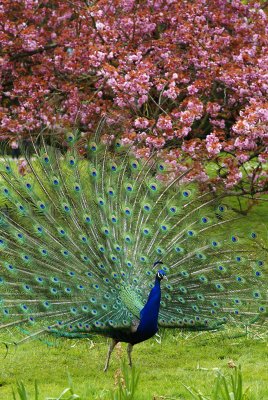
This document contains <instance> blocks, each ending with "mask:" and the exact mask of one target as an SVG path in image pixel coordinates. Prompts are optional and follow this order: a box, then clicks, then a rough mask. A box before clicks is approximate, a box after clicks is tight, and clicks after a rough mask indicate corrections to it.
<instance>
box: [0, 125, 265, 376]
mask: <svg viewBox="0 0 268 400" xmlns="http://www.w3.org/2000/svg"><path fill="white" fill-rule="evenodd" d="M78 144H79V137H78V136H77V135H76V134H74V133H67V135H66V139H65V141H64V142H62V143H54V144H53V143H50V144H49V143H48V141H46V140H45V139H44V138H41V139H40V140H39V142H38V143H37V142H36V141H34V140H32V143H31V145H30V144H28V145H27V146H26V147H25V148H24V150H23V156H24V159H25V164H24V165H25V168H24V170H23V172H22V171H21V170H20V171H19V168H18V165H17V163H16V162H15V161H14V160H11V159H10V158H9V157H7V156H6V157H5V158H4V161H1V166H0V182H1V186H0V192H1V193H0V205H1V209H0V331H1V330H5V331H6V332H8V335H11V337H12V338H14V337H16V343H17V344H19V343H22V342H24V341H25V340H28V339H33V338H38V339H39V338H42V337H45V336H46V335H50V336H51V337H52V336H54V337H59V338H64V337H65V338H87V337H91V335H92V334H100V335H103V336H106V337H109V338H111V342H110V345H109V349H108V355H107V359H106V363H105V368H104V370H105V371H106V370H107V369H108V366H109V361H110V356H111V353H112V351H113V349H114V347H115V345H116V344H117V343H118V342H126V343H128V347H127V354H128V358H129V364H130V365H131V364H132V359H131V351H132V348H133V346H134V345H135V344H137V343H140V342H142V341H145V340H147V339H149V338H151V337H152V336H153V335H155V334H156V332H157V331H158V327H159V326H160V327H167V328H179V329H187V330H196V331H202V330H216V329H220V328H223V327H224V326H225V324H227V323H230V324H236V325H239V326H243V327H245V326H247V325H249V324H252V323H256V324H257V325H260V324H261V323H262V322H263V321H265V318H266V317H267V311H266V310H267V275H265V270H266V265H265V260H266V258H267V250H266V248H265V246H264V245H263V243H262V240H260V239H259V233H258V232H256V230H252V229H248V232H245V229H244V228H243V229H241V226H242V227H243V226H244V225H245V224H241V215H238V214H237V213H235V212H234V211H233V210H232V209H231V208H230V207H228V205H227V201H226V200H225V198H224V196H223V195H222V194H221V195H215V192H214V190H213V189H209V188H205V187H200V186H199V185H198V183H194V182H192V181H191V180H189V179H188V174H189V170H190V169H191V164H190V166H189V170H185V171H183V172H181V173H176V174H175V175H173V174H172V173H171V172H170V164H169V163H168V162H165V161H163V160H161V159H159V158H158V157H157V155H156V154H154V153H152V154H151V156H149V157H147V158H146V159H142V158H138V157H136V156H135V154H134V153H133V152H132V149H131V147H129V146H124V145H123V144H122V143H121V142H120V141H119V140H115V139H114V141H113V143H111V141H108V140H101V138H98V137H97V136H96V138H93V139H92V141H89V142H88V143H87V150H86V153H84V154H81V152H80V151H79V146H78ZM26 163H27V165H26ZM12 340H13V339H12ZM14 341H15V339H14Z"/></svg>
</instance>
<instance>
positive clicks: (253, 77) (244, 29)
mask: <svg viewBox="0 0 268 400" xmlns="http://www.w3.org/2000/svg"><path fill="white" fill-rule="evenodd" d="M244 3H245V2H242V1H240V0H214V1H209V0H191V1H189V0H182V1H178V0H141V1H135V0H109V1H108V0H99V1H95V2H94V1H93V2H90V1H88V0H84V1H83V0H71V1H70V0H57V1H53V0H2V1H1V4H0V26H1V28H0V43H1V44H0V85H1V93H2V94H1V97H0V136H1V139H3V140H4V139H8V140H9V141H10V144H11V146H13V148H15V147H16V146H17V141H18V140H19V139H20V138H22V137H26V138H27V137H29V135H39V134H40V132H44V133H46V134H48V135H50V134H52V135H56V136H60V137H61V136H62V135H64V133H65V132H66V131H68V130H70V129H71V130H73V129H76V130H77V131H78V132H79V134H80V142H79V143H80V146H81V149H82V148H83V145H84V144H85V143H86V141H87V140H88V137H90V136H92V134H93V133H94V132H95V131H96V129H100V128H101V132H102V133H103V135H104V139H106V140H107V139H109V138H113V137H120V138H121V139H122V141H123V142H124V143H125V144H129V145H131V146H133V147H135V148H136V154H137V156H138V157H147V156H148V155H150V154H151V153H152V152H153V151H157V155H158V156H159V157H161V158H162V159H164V160H165V161H166V162H167V164H168V165H169V169H170V171H171V172H170V173H173V174H176V173H179V172H181V171H184V170H185V169H186V168H189V167H191V168H192V169H191V172H190V176H191V178H195V179H198V181H199V182H204V183H209V184H210V185H212V186H213V187H214V186H215V187H216V186H217V187H218V186H221V187H222V188H225V190H227V191H228V192H229V193H231V194H244V195H249V196H254V195H255V194H256V193H258V192H265V191H267V190H268V176H267V167H266V166H267V160H268V107H267V105H268V100H267V89H268V83H267V82H268V71H267V65H268V51H267V49H268V35H267V34H268V25H267V14H266V9H267V6H268V4H267V1H264V2H258V1H255V0H253V1H251V0H250V1H247V2H246V4H244Z"/></svg>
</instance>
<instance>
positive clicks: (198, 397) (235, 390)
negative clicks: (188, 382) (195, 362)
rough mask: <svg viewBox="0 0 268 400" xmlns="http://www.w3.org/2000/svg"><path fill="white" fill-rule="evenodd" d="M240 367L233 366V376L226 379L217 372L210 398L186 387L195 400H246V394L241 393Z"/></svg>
mask: <svg viewBox="0 0 268 400" xmlns="http://www.w3.org/2000/svg"><path fill="white" fill-rule="evenodd" d="M242 382H243V381H242V372H241V365H239V367H238V368H237V367H236V366H234V370H233V374H232V375H231V376H229V377H226V376H225V375H223V374H222V372H221V371H218V374H217V378H216V381H215V384H214V387H213V389H212V393H211V396H209V397H207V396H204V395H202V394H201V393H200V392H198V391H197V390H195V389H191V388H189V387H186V388H187V390H188V391H189V393H191V395H192V398H193V399H195V400H247V399H249V397H248V395H247V393H248V390H246V391H245V392H244V391H243V383H242Z"/></svg>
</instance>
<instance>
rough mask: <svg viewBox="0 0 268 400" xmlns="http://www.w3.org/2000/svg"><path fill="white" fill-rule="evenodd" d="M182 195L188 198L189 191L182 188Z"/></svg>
mask: <svg viewBox="0 0 268 400" xmlns="http://www.w3.org/2000/svg"><path fill="white" fill-rule="evenodd" d="M182 195H183V197H185V198H188V197H189V196H190V191H189V190H184V191H183V192H182Z"/></svg>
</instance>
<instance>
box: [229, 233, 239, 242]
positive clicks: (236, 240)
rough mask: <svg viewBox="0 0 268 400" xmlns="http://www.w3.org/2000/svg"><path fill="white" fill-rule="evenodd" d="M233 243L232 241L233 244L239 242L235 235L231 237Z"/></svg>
mask: <svg viewBox="0 0 268 400" xmlns="http://www.w3.org/2000/svg"><path fill="white" fill-rule="evenodd" d="M231 241H232V242H233V243H236V242H238V237H237V236H235V235H233V236H231Z"/></svg>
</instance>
